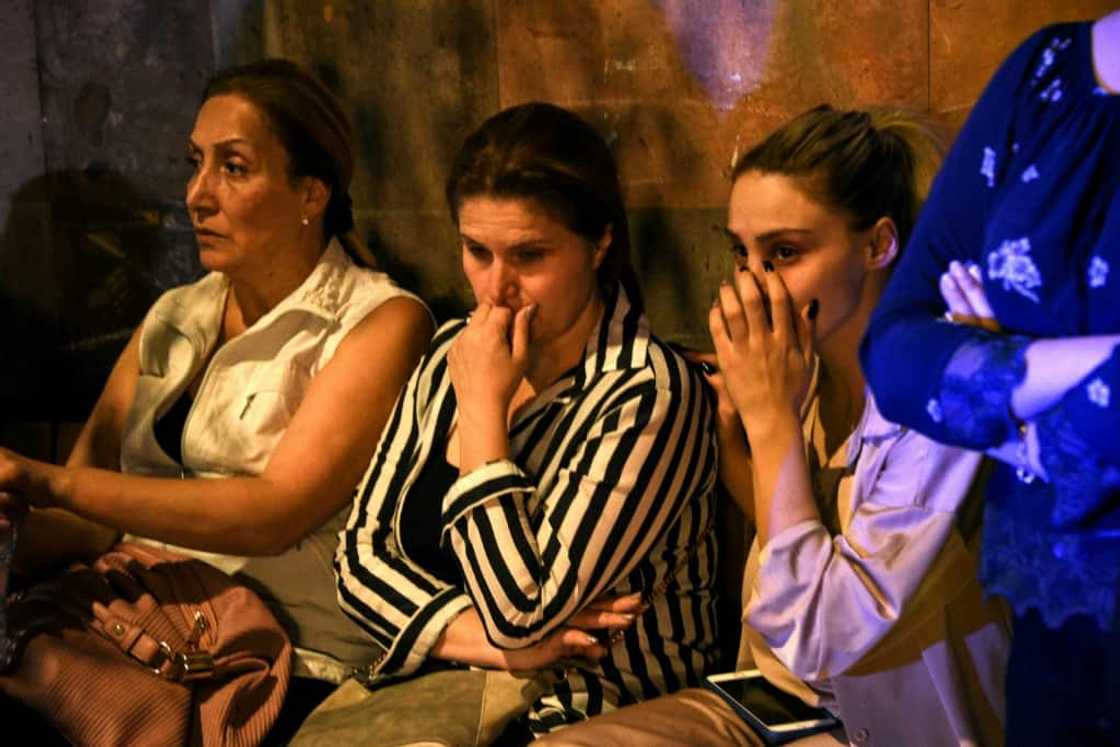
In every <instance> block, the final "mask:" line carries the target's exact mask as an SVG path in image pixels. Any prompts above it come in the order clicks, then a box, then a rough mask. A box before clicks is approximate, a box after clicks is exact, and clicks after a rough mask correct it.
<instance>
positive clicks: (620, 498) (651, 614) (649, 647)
mask: <svg viewBox="0 0 1120 747" xmlns="http://www.w3.org/2000/svg"><path fill="white" fill-rule="evenodd" d="M464 325H465V321H463V320H457V321H453V322H449V323H448V324H445V325H444V326H443V327H442V328H441V329H440V330H439V331H438V332H437V333H436V337H435V339H434V340H433V344H432V348H431V350H430V352H429V353H428V355H427V356H426V358H425V359H424V361H423V362H422V363H421V365H420V367H419V368H417V370H416V371H414V372H413V375H412V377H411V379H410V380H409V382H408V384H407V386H406V388H405V390H404V391H403V393H402V394H401V397H400V399H399V400H398V402H397V404H396V407H395V408H394V411H393V414H392V417H391V418H390V420H389V423H388V424H387V425H386V427H385V430H384V433H383V434H382V437H381V442H380V444H379V445H378V448H377V451H376V453H375V454H374V456H373V459H372V461H371V463H370V467H369V469H368V471H367V472H366V475H365V478H364V479H363V481H362V484H361V486H360V488H359V491H358V496H357V502H356V503H355V505H354V509H353V511H352V513H351V515H350V519H349V521H348V522H347V526H346V529H345V530H343V532H342V533H341V534H340V544H339V548H338V553H337V556H336V559H335V565H336V569H337V571H338V579H339V584H338V594H339V602H340V604H341V605H342V608H343V609H344V610H345V611H346V612H347V613H348V614H349V615H350V616H351V617H353V618H354V620H356V621H357V622H358V623H359V624H360V625H361V626H362V627H363V628H364V629H365V630H366V631H368V632H369V634H370V635H371V636H372V637H373V638H374V639H375V640H376V641H377V643H378V644H380V645H381V646H382V647H383V648H385V649H386V655H385V656H384V657H383V658H382V660H381V662H380V663H379V664H378V665H377V667H376V674H377V675H379V676H384V675H401V674H407V673H410V672H413V671H415V670H416V669H417V668H418V667H419V666H420V665H421V664H422V663H423V662H424V660H425V658H426V657H427V655H428V652H429V651H430V650H431V647H432V646H433V645H434V644H435V642H436V640H437V639H438V637H439V635H440V633H441V632H442V631H443V629H444V628H445V627H446V625H447V624H448V623H449V622H450V621H451V620H452V619H453V618H454V617H455V616H456V615H457V614H458V613H459V612H461V611H462V610H463V609H464V608H466V607H468V606H469V605H471V604H473V605H475V606H476V607H477V608H478V611H479V613H480V615H481V617H482V620H483V623H484V625H485V628H486V632H487V634H488V636H489V638H490V640H491V641H492V642H493V643H494V644H496V645H498V646H500V647H504V648H510V649H513V648H521V647H525V646H528V645H531V644H533V643H534V642H536V641H539V640H541V639H542V638H544V637H545V636H547V635H548V634H549V633H550V632H551V631H553V630H554V629H555V628H557V627H558V626H560V625H562V624H563V623H564V622H565V621H566V620H567V619H568V618H569V617H571V615H572V614H574V613H575V612H577V611H578V610H580V609H581V608H582V607H584V606H585V605H586V604H588V603H589V602H592V601H594V600H595V599H597V598H599V597H601V596H603V595H604V594H608V593H609V594H627V593H631V592H635V591H643V592H646V593H647V594H652V595H653V598H652V600H651V604H650V607H649V609H648V610H647V611H646V612H645V613H644V614H643V615H642V617H641V618H640V619H639V620H638V622H637V623H636V624H635V625H634V626H633V627H632V628H631V629H630V630H629V631H628V632H627V633H626V635H625V637H624V639H623V640H622V641H621V642H619V643H616V644H614V646H613V647H612V649H611V652H610V654H609V656H607V657H606V658H605V659H603V660H602V661H600V662H598V663H597V665H595V666H588V667H586V668H584V667H578V668H571V669H568V670H567V672H566V677H565V678H564V679H563V681H561V682H560V684H559V685H558V686H557V687H556V689H555V691H554V692H553V693H551V694H549V695H546V696H545V697H543V698H541V699H540V700H538V701H537V703H536V704H535V705H534V708H533V711H532V712H531V713H530V725H531V727H532V728H533V729H534V730H535V731H548V730H550V729H552V728H554V727H557V726H559V725H562V724H564V723H570V722H573V721H577V720H580V719H583V718H586V717H588V716H591V715H594V714H596V713H599V712H601V711H604V710H610V709H611V708H613V707H615V706H619V705H624V704H628V703H631V702H634V701H638V700H644V699H648V698H651V697H654V696H656V695H658V694H661V693H664V692H668V691H672V690H675V689H677V688H680V687H684V686H688V685H695V684H697V683H698V682H699V679H700V677H701V676H702V674H703V672H704V670H705V669H706V668H707V666H708V665H709V664H711V663H712V662H713V661H714V658H715V655H716V651H715V642H716V629H715V627H716V626H715V609H714V607H715V603H714V596H713V588H712V587H713V579H714V577H715V572H716V544H715V537H714V534H713V524H712V522H713V486H714V482H715V477H716V444H715V436H714V432H713V428H712V416H713V413H712V406H711V403H710V402H709V399H708V396H707V395H706V392H705V390H704V386H705V385H704V383H703V381H702V380H701V379H700V377H699V376H698V375H697V373H696V372H695V371H694V370H693V369H692V368H691V367H689V366H688V365H687V364H686V363H685V361H684V360H683V359H682V358H681V357H680V356H679V355H677V354H676V353H675V352H673V351H672V350H671V349H669V348H668V347H666V346H665V345H664V344H663V343H662V342H660V341H659V340H657V339H656V338H654V337H652V336H651V335H650V332H649V324H648V322H647V320H646V318H645V316H644V315H643V314H642V313H641V312H640V310H638V309H637V308H636V307H633V306H631V304H630V303H629V301H628V299H627V297H626V294H625V292H624V291H623V290H622V289H621V288H619V289H618V291H617V292H616V293H615V294H614V295H613V298H611V299H609V300H608V302H607V304H606V308H605V311H604V314H603V318H602V321H601V322H600V325H599V329H598V333H597V334H596V335H595V336H594V337H593V338H591V339H590V340H589V341H588V344H587V348H586V351H585V354H584V359H583V363H582V365H581V366H577V367H575V368H573V369H572V370H571V372H570V373H569V374H568V375H566V376H564V377H563V378H561V379H560V380H559V381H557V382H556V383H555V384H554V385H552V386H551V387H549V388H548V389H547V390H545V391H544V392H542V393H541V394H540V395H538V396H537V397H536V398H535V399H534V400H533V401H531V402H530V403H529V404H528V405H527V406H525V407H524V408H522V409H521V410H520V411H519V412H518V414H517V417H516V419H515V420H514V422H513V424H512V426H511V429H510V448H511V454H512V459H509V460H502V461H499V462H494V463H490V464H487V465H485V466H483V467H480V468H478V469H476V470H474V471H472V472H470V473H469V474H467V475H464V476H462V477H460V478H459V479H458V480H457V481H456V482H455V483H454V484H453V485H452V487H451V489H450V490H449V491H448V493H447V494H446V495H445V496H444V497H443V512H442V513H443V515H442V516H441V517H437V516H433V517H432V521H440V522H442V525H443V530H442V531H443V535H442V536H443V543H444V544H445V545H447V544H448V543H450V546H451V547H452V548H453V551H454V553H455V556H456V557H457V558H458V560H459V564H460V566H461V568H462V572H463V576H464V578H465V580H466V588H461V587H458V586H453V585H449V584H447V583H446V582H444V581H441V580H439V579H437V578H436V577H435V576H433V575H432V574H431V573H429V572H427V571H426V570H425V569H424V568H422V567H420V566H419V565H418V564H417V563H416V562H414V561H413V560H412V559H410V558H409V557H408V556H407V555H406V554H405V552H404V550H403V549H402V542H401V539H400V536H399V534H398V533H399V531H400V530H401V525H400V523H399V517H400V510H401V505H402V503H403V501H402V500H401V498H402V496H406V495H407V494H408V488H409V487H410V486H411V485H412V484H413V482H414V481H415V480H416V479H417V476H418V475H419V474H420V471H421V470H422V468H423V467H424V465H425V463H426V461H427V460H428V459H429V458H430V457H432V456H435V457H439V456H442V455H440V454H433V453H432V451H433V449H432V445H433V443H437V442H440V441H442V440H443V439H442V437H440V438H437V434H446V433H447V431H448V429H449V428H450V426H451V425H452V423H453V422H454V419H455V417H456V402H455V393H454V389H453V388H452V386H451V380H450V377H449V376H448V373H447V361H446V359H447V351H448V349H449V348H450V346H451V343H452V341H453V340H454V339H455V337H456V335H458V333H459V332H460V331H461V330H462V329H463V327H464Z"/></svg>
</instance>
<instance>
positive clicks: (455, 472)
mask: <svg viewBox="0 0 1120 747" xmlns="http://www.w3.org/2000/svg"><path fill="white" fill-rule="evenodd" d="M445 452H446V444H445V443H437V444H434V445H433V447H432V457H431V458H430V459H429V460H428V461H427V463H426V464H425V465H424V467H423V469H421V470H420V475H419V476H418V477H417V478H416V482H415V483H413V485H412V487H411V488H410V489H409V491H408V495H407V496H405V499H404V501H403V503H402V505H401V531H400V538H401V544H402V545H404V547H403V549H404V551H405V553H407V554H408V556H409V557H410V558H412V560H413V561H414V562H416V563H417V564H419V565H420V567H422V568H423V569H424V570H426V571H428V572H429V573H431V574H432V575H434V576H435V577H436V578H438V579H440V580H441V581H445V582H447V583H449V584H462V583H463V573H462V571H460V570H459V560H458V559H457V558H456V557H455V553H454V552H452V551H451V548H450V547H447V548H444V547H443V545H442V544H441V543H440V536H441V534H442V532H443V497H444V496H445V495H447V491H448V490H450V489H451V485H452V484H453V483H454V482H455V481H456V480H458V479H459V468H458V467H455V466H454V465H452V464H451V463H450V462H448V461H447V457H446V456H444V454H445Z"/></svg>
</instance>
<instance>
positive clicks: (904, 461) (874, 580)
mask: <svg viewBox="0 0 1120 747" xmlns="http://www.w3.org/2000/svg"><path fill="white" fill-rule="evenodd" d="M864 448H865V450H866V448H867V447H866V445H865V447H864ZM863 458H865V457H864V456H861V460H862V459H863ZM980 460H981V455H979V454H977V453H975V452H968V451H963V450H960V449H955V448H951V447H946V446H942V445H940V444H936V443H934V442H932V441H930V440H929V439H928V438H925V437H924V436H921V435H920V434H918V433H916V432H914V431H905V432H903V434H902V435H901V436H900V437H899V438H898V440H897V441H895V442H894V443H893V444H892V445H891V447H890V450H889V452H888V453H887V454H886V457H885V461H884V462H883V463H882V467H881V469H879V466H878V465H877V464H873V465H872V469H871V470H859V469H857V481H856V484H855V485H854V486H853V500H858V501H859V503H858V505H857V506H856V507H855V511H854V514H853V515H852V518H851V521H850V522H849V524H848V526H847V529H846V531H845V532H844V533H843V534H841V535H837V536H832V535H831V534H830V533H829V531H828V529H826V528H825V527H824V526H823V525H822V524H821V523H820V522H819V521H804V522H801V523H799V524H795V525H794V526H791V527H789V528H787V529H786V530H785V531H783V532H781V533H779V534H777V535H775V536H774V537H773V538H771V540H770V542H769V543H767V545H766V546H765V547H764V548H763V549H762V552H761V554H760V563H759V571H758V574H757V575H756V577H755V578H754V579H753V585H752V594H751V598H750V600H749V602H748V605H747V610H746V619H747V622H748V624H749V625H750V626H751V627H753V628H754V629H755V630H757V631H758V632H759V633H760V634H761V635H762V636H763V638H764V639H765V640H766V642H767V645H769V646H770V647H771V649H772V650H773V651H774V654H775V655H776V656H777V657H778V658H779V659H780V660H781V661H782V663H783V664H785V665H786V666H787V667H788V668H789V670H790V671H791V672H793V674H795V675H796V676H797V677H799V678H801V679H803V680H806V681H809V682H813V681H818V680H823V679H827V678H829V677H832V676H835V675H838V674H842V673H844V672H845V671H847V670H848V669H849V668H850V667H852V666H853V665H854V664H856V663H857V662H858V661H859V660H860V659H861V658H863V657H864V656H865V655H866V654H867V653H869V652H870V651H871V650H872V649H873V648H874V647H875V645H876V644H878V643H879V642H880V641H881V640H883V638H884V637H885V636H886V635H887V634H888V633H889V632H890V631H891V629H892V628H893V627H894V626H895V625H896V624H897V623H898V622H899V620H900V618H902V616H903V613H904V612H905V611H907V609H908V605H909V604H910V603H911V601H912V600H913V599H914V597H915V594H916V593H917V591H918V589H919V587H921V586H922V584H923V583H925V582H927V577H929V576H931V575H941V574H932V573H931V569H934V567H935V566H941V565H944V563H943V562H942V561H948V560H949V559H950V558H948V557H947V556H946V555H947V554H948V553H946V555H943V554H942V553H943V549H944V548H946V545H947V542H948V541H949V539H950V535H951V533H952V532H953V531H954V527H955V512H956V510H957V509H958V508H959V507H960V505H961V502H962V501H963V500H964V499H965V497H966V496H967V495H968V491H969V488H970V486H971V484H972V481H973V479H974V477H975V474H976V470H977V468H978V466H979V464H980ZM876 473H877V474H876ZM861 474H863V475H865V476H866V477H868V478H871V479H873V481H874V484H873V485H870V486H869V487H866V488H865V487H861V486H860V482H861V478H860V477H859V476H860V475H861ZM863 490H867V493H866V495H863V496H862V498H860V497H859V496H858V495H857V493H856V491H860V492H862V491H863ZM955 547H958V548H959V545H955ZM935 596H937V595H936V594H935ZM923 598H926V599H928V598H929V595H928V594H927V593H926V592H924V591H923Z"/></svg>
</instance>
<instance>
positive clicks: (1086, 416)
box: [1035, 352, 1120, 528]
mask: <svg viewBox="0 0 1120 747" xmlns="http://www.w3.org/2000/svg"><path fill="white" fill-rule="evenodd" d="M1118 379H1120V358H1118V356H1117V354H1116V353H1115V352H1113V354H1112V357H1111V358H1110V359H1109V360H1107V361H1106V362H1105V363H1103V364H1102V365H1100V366H1098V367H1097V368H1096V369H1095V370H1094V371H1092V372H1091V373H1090V374H1089V375H1088V376H1086V377H1085V378H1084V379H1083V380H1082V381H1081V382H1080V383H1079V384H1078V385H1077V386H1075V387H1073V388H1072V389H1070V390H1069V391H1068V392H1067V393H1066V395H1065V397H1064V398H1063V399H1062V400H1061V402H1059V403H1058V404H1057V405H1055V406H1054V407H1052V408H1050V409H1049V410H1047V411H1046V412H1045V413H1043V414H1042V415H1040V416H1039V417H1038V418H1037V419H1036V421H1035V423H1036V426H1037V428H1038V445H1039V452H1040V459H1041V461H1042V466H1043V467H1045V468H1046V472H1047V474H1048V475H1049V477H1050V483H1051V484H1052V485H1053V487H1054V494H1055V500H1054V509H1053V512H1052V514H1051V520H1052V521H1053V522H1054V525H1055V526H1057V527H1061V528H1072V527H1075V526H1078V525H1081V524H1083V523H1084V522H1086V521H1090V520H1091V519H1092V518H1093V517H1094V516H1095V515H1097V514H1100V513H1101V512H1102V510H1104V509H1107V508H1113V507H1115V505H1116V504H1117V503H1118V502H1120V463H1118V456H1120V454H1118V453H1117V451H1118V448H1120V447H1118V446H1117V441H1118V440H1120V439H1118V436H1120V412H1118V410H1120V402H1117V401H1116V399H1117V398H1116V397H1113V396H1112V389H1113V386H1114V384H1116V382H1117V380H1118Z"/></svg>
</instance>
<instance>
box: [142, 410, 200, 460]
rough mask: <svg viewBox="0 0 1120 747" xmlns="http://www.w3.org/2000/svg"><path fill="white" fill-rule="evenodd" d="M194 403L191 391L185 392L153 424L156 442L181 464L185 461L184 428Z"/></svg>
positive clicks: (164, 451)
mask: <svg viewBox="0 0 1120 747" xmlns="http://www.w3.org/2000/svg"><path fill="white" fill-rule="evenodd" d="M192 404H194V399H192V398H191V393H190V392H183V394H182V395H181V396H180V397H179V399H177V400H175V404H173V405H172V406H171V409H170V410H168V411H167V412H165V413H164V414H163V417H161V418H160V419H159V420H157V421H156V422H155V423H154V424H153V425H152V430H153V431H154V433H155V437H156V443H158V444H159V447H160V448H161V449H163V453H165V454H167V456H169V457H171V458H172V459H173V460H174V461H176V462H178V463H179V464H182V463H183V428H184V427H185V426H186V424H187V415H188V414H190V411H191V405H192Z"/></svg>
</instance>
